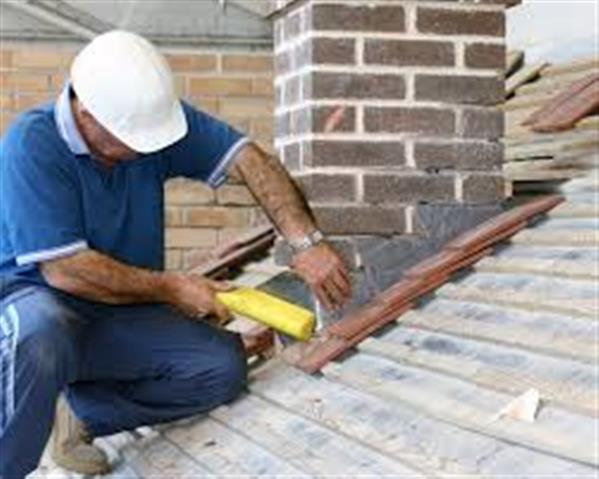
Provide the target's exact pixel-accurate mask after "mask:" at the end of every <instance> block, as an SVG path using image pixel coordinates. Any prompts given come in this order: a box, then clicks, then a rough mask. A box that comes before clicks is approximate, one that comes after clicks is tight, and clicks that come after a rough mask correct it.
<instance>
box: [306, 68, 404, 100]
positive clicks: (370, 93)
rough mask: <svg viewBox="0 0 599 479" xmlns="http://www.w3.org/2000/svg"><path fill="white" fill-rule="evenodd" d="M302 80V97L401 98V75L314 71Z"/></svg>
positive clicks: (402, 83)
mask: <svg viewBox="0 0 599 479" xmlns="http://www.w3.org/2000/svg"><path fill="white" fill-rule="evenodd" d="M308 78H309V80H308V81H306V80H304V98H307V99H309V98H311V99H322V98H346V99H351V98H356V99H362V98H375V99H389V100H391V99H403V98H405V96H406V87H405V80H404V77H403V76H402V75H389V74H386V75H373V74H358V73H326V72H314V73H312V74H311V75H310V76H309V77H308Z"/></svg>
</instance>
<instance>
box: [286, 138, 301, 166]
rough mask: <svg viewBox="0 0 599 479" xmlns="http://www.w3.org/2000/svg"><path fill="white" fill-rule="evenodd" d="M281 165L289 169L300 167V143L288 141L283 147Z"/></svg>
mask: <svg viewBox="0 0 599 479" xmlns="http://www.w3.org/2000/svg"><path fill="white" fill-rule="evenodd" d="M283 165H285V168H287V169H288V170H289V171H298V170H299V169H300V167H301V157H300V144H299V143H290V144H288V145H285V148H284V149H283Z"/></svg>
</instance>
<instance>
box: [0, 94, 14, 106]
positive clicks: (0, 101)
mask: <svg viewBox="0 0 599 479" xmlns="http://www.w3.org/2000/svg"><path fill="white" fill-rule="evenodd" d="M0 108H1V109H3V110H14V108H15V99H14V96H13V95H12V94H10V93H4V92H3V93H1V94H0Z"/></svg>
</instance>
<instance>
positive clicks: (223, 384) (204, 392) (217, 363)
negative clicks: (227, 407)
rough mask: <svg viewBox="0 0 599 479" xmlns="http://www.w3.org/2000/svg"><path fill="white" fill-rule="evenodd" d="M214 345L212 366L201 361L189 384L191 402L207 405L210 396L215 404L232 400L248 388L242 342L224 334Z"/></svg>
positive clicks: (235, 337)
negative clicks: (205, 403)
mask: <svg viewBox="0 0 599 479" xmlns="http://www.w3.org/2000/svg"><path fill="white" fill-rule="evenodd" d="M212 346H213V347H212V348H211V349H212V350H211V352H210V358H209V364H201V363H203V362H204V361H201V360H200V361H198V362H197V363H196V364H197V368H198V369H197V372H196V373H193V376H192V377H191V378H189V379H190V380H189V381H188V383H187V384H188V387H189V388H190V397H189V399H190V400H192V401H196V400H197V401H198V402H205V401H206V399H207V398H208V397H210V398H212V401H214V403H215V405H216V404H222V403H226V402H229V401H231V400H233V399H234V398H236V397H237V396H238V395H239V394H240V393H241V391H242V390H243V389H244V388H245V386H246V383H247V360H246V357H245V354H244V349H243V343H242V342H241V338H240V337H239V335H237V334H233V333H228V332H223V333H222V336H220V338H219V340H218V341H215V342H214V343H213V345H212ZM204 358H206V357H205V356H204ZM188 374H189V373H188Z"/></svg>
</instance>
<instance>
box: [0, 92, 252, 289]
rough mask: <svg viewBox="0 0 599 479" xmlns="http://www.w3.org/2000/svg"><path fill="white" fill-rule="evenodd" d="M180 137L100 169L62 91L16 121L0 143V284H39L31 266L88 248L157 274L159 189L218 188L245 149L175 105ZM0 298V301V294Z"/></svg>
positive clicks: (228, 133)
mask: <svg viewBox="0 0 599 479" xmlns="http://www.w3.org/2000/svg"><path fill="white" fill-rule="evenodd" d="M183 109H184V112H185V117H186V120H187V125H188V133H187V135H186V136H185V137H184V138H183V139H181V140H180V141H178V142H177V143H175V144H174V145H171V146H170V147H168V148H165V149H163V150H161V151H159V152H156V153H152V154H147V155H140V156H138V157H137V158H136V159H134V160H130V161H124V162H121V163H118V164H117V165H116V166H114V167H113V168H111V169H109V168H107V167H105V166H103V165H102V164H101V163H100V162H98V161H97V160H95V159H94V158H92V157H91V156H90V153H89V150H88V148H87V146H86V144H85V142H84V141H83V139H82V137H81V135H80V134H79V132H78V130H77V127H76V123H75V121H74V118H73V113H72V111H71V105H70V99H69V86H68V85H67V86H65V89H64V90H63V92H62V93H61V95H60V96H59V98H58V100H57V102H56V103H54V104H48V105H44V106H41V107H39V108H36V109H33V110H30V111H28V112H26V113H24V114H22V115H20V116H19V117H18V118H17V119H16V120H15V121H14V123H13V124H12V125H11V126H10V127H9V129H8V131H7V132H6V134H5V135H4V136H3V137H2V139H1V142H0V280H1V281H0V283H1V284H2V285H3V287H2V288H0V289H1V290H3V291H4V293H5V294H7V292H8V290H13V289H15V285H21V284H31V283H38V284H40V283H41V284H45V282H44V279H43V277H42V275H41V274H40V271H39V268H38V264H39V263H40V262H43V261H46V260H50V259H55V258H60V257H63V256H68V255H71V254H74V253H76V252H78V251H82V250H85V249H88V248H91V249H93V250H95V251H98V252H100V253H104V254H106V255H109V256H111V257H113V258H115V259H117V260H120V261H122V262H125V263H127V264H129V265H134V266H139V267H144V268H149V269H153V270H160V269H162V268H163V260H164V219H163V218H164V214H163V210H164V193H163V191H164V190H163V185H164V182H165V181H166V180H168V179H169V178H174V177H187V178H193V179H196V180H199V181H202V182H205V183H207V184H208V185H210V186H211V187H213V188H216V187H218V186H219V185H221V184H222V183H223V182H224V181H225V180H226V171H227V168H228V167H229V166H230V164H231V162H232V161H233V160H234V158H235V156H236V154H237V152H238V151H239V150H240V149H241V147H242V146H243V145H245V144H246V143H247V142H248V139H247V138H246V137H244V136H243V135H242V134H241V133H240V132H238V131H236V130H235V129H233V128H232V127H231V126H229V125H228V124H226V123H224V122H222V121H220V120H217V119H215V118H213V117H211V116H210V115H208V114H206V113H204V112H202V111H199V110H197V109H195V108H193V107H192V106H191V105H189V104H187V103H185V102H183ZM0 296H2V294H1V293H0Z"/></svg>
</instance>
